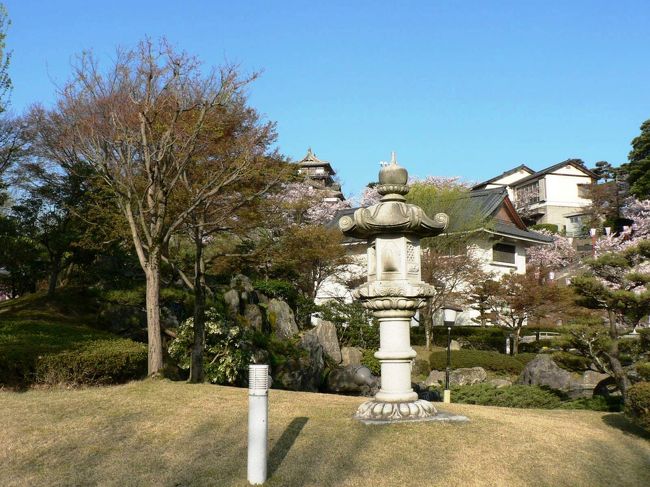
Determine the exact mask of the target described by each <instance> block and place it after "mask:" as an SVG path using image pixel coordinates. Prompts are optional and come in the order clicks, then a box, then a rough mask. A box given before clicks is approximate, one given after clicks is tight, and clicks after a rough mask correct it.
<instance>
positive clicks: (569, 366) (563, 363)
mask: <svg viewBox="0 0 650 487" xmlns="http://www.w3.org/2000/svg"><path fill="white" fill-rule="evenodd" d="M551 356H552V357H553V362H555V363H556V364H557V365H558V366H559V367H561V368H563V369H565V370H568V371H570V372H584V371H585V370H588V369H589V366H590V365H591V360H589V359H588V358H586V357H583V356H581V355H576V354H575V353H570V352H555V353H553V354H552V355H551Z"/></svg>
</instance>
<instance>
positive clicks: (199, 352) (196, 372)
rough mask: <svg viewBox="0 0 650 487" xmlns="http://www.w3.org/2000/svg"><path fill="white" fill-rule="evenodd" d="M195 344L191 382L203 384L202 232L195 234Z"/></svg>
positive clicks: (203, 298) (203, 283)
mask: <svg viewBox="0 0 650 487" xmlns="http://www.w3.org/2000/svg"><path fill="white" fill-rule="evenodd" d="M194 243H195V247H196V248H195V254H196V255H195V257H194V344H193V345H192V357H191V363H190V379H189V381H190V382H192V383H194V384H196V383H200V382H203V380H204V374H203V349H204V347H205V287H204V286H205V279H204V276H205V262H204V261H203V239H202V235H201V231H200V230H199V229H197V230H196V231H195V234H194Z"/></svg>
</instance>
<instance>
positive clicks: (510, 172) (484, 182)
mask: <svg viewBox="0 0 650 487" xmlns="http://www.w3.org/2000/svg"><path fill="white" fill-rule="evenodd" d="M522 170H523V171H528V172H529V173H531V174H533V173H534V172H535V171H533V170H532V169H531V168H529V167H528V166H527V165H526V164H520V165H518V166H517V167H513V168H512V169H509V170H508V171H504V172H502V173H501V174H499V175H498V176H494V177H493V178H491V179H488V180H487V181H483V182H482V183H478V184H475V185H474V186H472V188H476V189H480V188H481V187H483V186H487V185H488V184H490V183H493V182H494V181H496V180H497V179H501V178H504V177H506V176H510V175H511V174H514V173H516V172H517V171H522Z"/></svg>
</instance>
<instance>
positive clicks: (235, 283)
mask: <svg viewBox="0 0 650 487" xmlns="http://www.w3.org/2000/svg"><path fill="white" fill-rule="evenodd" d="M230 288H231V289H235V290H237V291H239V292H240V293H242V292H245V293H248V294H250V293H252V292H253V284H252V283H251V280H250V279H249V278H248V277H246V276H245V275H243V274H237V275H236V276H235V277H233V278H232V279H231V280H230Z"/></svg>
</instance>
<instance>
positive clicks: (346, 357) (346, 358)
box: [341, 347, 363, 367]
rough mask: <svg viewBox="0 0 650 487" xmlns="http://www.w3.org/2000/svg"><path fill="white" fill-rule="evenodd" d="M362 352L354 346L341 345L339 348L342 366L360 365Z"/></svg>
mask: <svg viewBox="0 0 650 487" xmlns="http://www.w3.org/2000/svg"><path fill="white" fill-rule="evenodd" d="M362 358H363V353H362V352H361V350H359V349H358V348H356V347H343V348H342V349H341V361H342V364H343V367H347V366H348V365H361V359H362Z"/></svg>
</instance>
